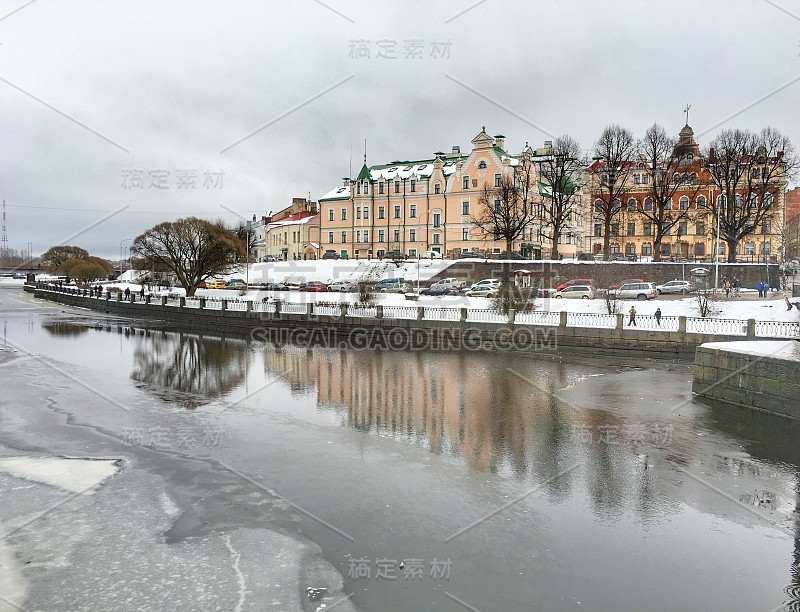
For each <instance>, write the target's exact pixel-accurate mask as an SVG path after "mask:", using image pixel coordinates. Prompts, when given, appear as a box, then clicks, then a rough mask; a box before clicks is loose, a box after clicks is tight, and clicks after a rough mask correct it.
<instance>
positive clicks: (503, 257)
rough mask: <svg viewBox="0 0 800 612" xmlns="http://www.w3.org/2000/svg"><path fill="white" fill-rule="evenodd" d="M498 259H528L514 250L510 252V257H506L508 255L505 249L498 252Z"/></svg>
mask: <svg viewBox="0 0 800 612" xmlns="http://www.w3.org/2000/svg"><path fill="white" fill-rule="evenodd" d="M498 259H505V260H509V259H512V260H517V259H522V260H525V261H527V260H528V258H527V257H523V256H522V255H520V254H519V253H517V252H516V251H514V252H512V253H511V257H508V255H507V254H506V252H505V251H503V252H502V253H500V257H498Z"/></svg>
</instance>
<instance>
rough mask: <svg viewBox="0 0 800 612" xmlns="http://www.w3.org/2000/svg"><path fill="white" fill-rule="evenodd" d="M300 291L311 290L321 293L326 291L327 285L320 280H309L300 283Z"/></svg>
mask: <svg viewBox="0 0 800 612" xmlns="http://www.w3.org/2000/svg"><path fill="white" fill-rule="evenodd" d="M300 291H311V292H314V293H322V292H327V291H328V285H326V284H325V283H321V282H320V281H309V282H307V283H303V284H302V285H300Z"/></svg>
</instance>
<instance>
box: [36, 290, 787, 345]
mask: <svg viewBox="0 0 800 612" xmlns="http://www.w3.org/2000/svg"><path fill="white" fill-rule="evenodd" d="M26 290H27V291H31V292H33V293H34V296H35V297H37V298H41V299H47V300H52V301H56V302H59V303H62V304H67V305H70V306H75V307H79V308H89V309H92V310H97V311H101V312H105V313H109V314H116V315H120V316H126V317H131V318H136V319H147V320H150V321H151V324H155V326H157V327H158V326H160V327H161V328H162V329H168V330H185V331H199V332H217V333H223V334H233V335H239V336H247V337H269V338H278V339H289V338H291V339H292V340H293V341H300V342H307V343H310V344H323V345H332V346H349V347H353V348H362V349H363V348H389V349H417V350H419V349H434V350H453V349H459V350H470V351H476V350H500V351H522V352H532V351H533V352H544V351H557V350H560V349H568V350H575V351H580V352H586V353H614V354H624V355H627V354H630V355H636V354H642V353H646V354H647V355H648V356H650V357H658V358H667V359H682V360H687V359H688V360H691V359H693V358H694V352H695V349H696V348H697V347H698V346H699V345H701V344H703V343H704V342H712V341H718V342H724V341H731V340H743V339H749V340H754V339H756V338H759V337H768V338H772V339H776V338H777V339H788V338H793V337H796V336H797V337H800V326H798V324H796V323H790V322H776V321H756V320H754V319H750V320H747V321H742V320H731V319H702V318H693V317H685V316H678V317H662V318H661V319H659V320H657V319H655V317H653V316H639V317H637V319H636V326H632V325H630V324H629V322H626V319H625V317H623V315H621V314H613V315H608V314H593V313H569V312H541V311H533V312H527V313H514V312H513V311H512V312H510V313H509V314H508V315H506V314H502V313H498V312H496V311H492V310H489V309H471V308H447V307H441V306H433V305H404V306H382V305H377V306H374V307H361V306H356V305H349V304H317V303H305V304H303V303H288V302H280V301H274V300H273V301H267V302H264V301H262V302H254V301H234V300H225V299H223V300H218V301H211V300H208V299H206V298H198V299H189V300H187V299H186V298H179V299H177V300H168V299H167V298H166V297H161V298H159V299H153V298H152V297H151V296H147V297H146V298H145V300H144V301H136V297H135V295H134V296H133V297H132V300H131V301H124V300H122V299H121V296H120V295H119V294H116V295H114V296H111V295H106V297H100V298H98V297H88V296H87V295H83V294H81V292H80V291H79V290H75V289H66V290H55V289H48V288H45V287H44V286H43V285H40V286H38V287H32V286H26Z"/></svg>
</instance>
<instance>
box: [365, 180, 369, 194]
mask: <svg viewBox="0 0 800 612" xmlns="http://www.w3.org/2000/svg"><path fill="white" fill-rule="evenodd" d="M364 195H369V183H368V182H367V181H364Z"/></svg>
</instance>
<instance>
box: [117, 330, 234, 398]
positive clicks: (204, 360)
mask: <svg viewBox="0 0 800 612" xmlns="http://www.w3.org/2000/svg"><path fill="white" fill-rule="evenodd" d="M126 335H127V334H126ZM132 340H133V343H134V352H133V370H132V372H131V378H132V379H133V380H136V381H138V382H140V383H142V385H143V388H145V389H147V390H148V391H149V392H151V393H153V394H154V395H156V396H157V397H159V398H160V399H163V400H166V401H170V402H174V403H177V404H178V405H180V406H182V407H184V408H190V409H193V408H197V407H199V406H203V405H205V404H208V403H210V402H212V401H213V400H215V399H216V398H219V397H222V396H225V395H227V394H228V393H230V392H231V391H232V390H233V389H235V388H236V387H238V386H239V385H241V384H242V382H243V381H244V380H245V375H246V371H247V360H248V352H247V350H246V348H247V344H246V342H245V341H243V340H239V339H230V338H219V337H203V336H198V335H194V334H174V333H167V332H155V331H149V330H145V331H143V332H142V331H140V332H139V333H138V334H136V333H135V332H134V335H133V338H132Z"/></svg>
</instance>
